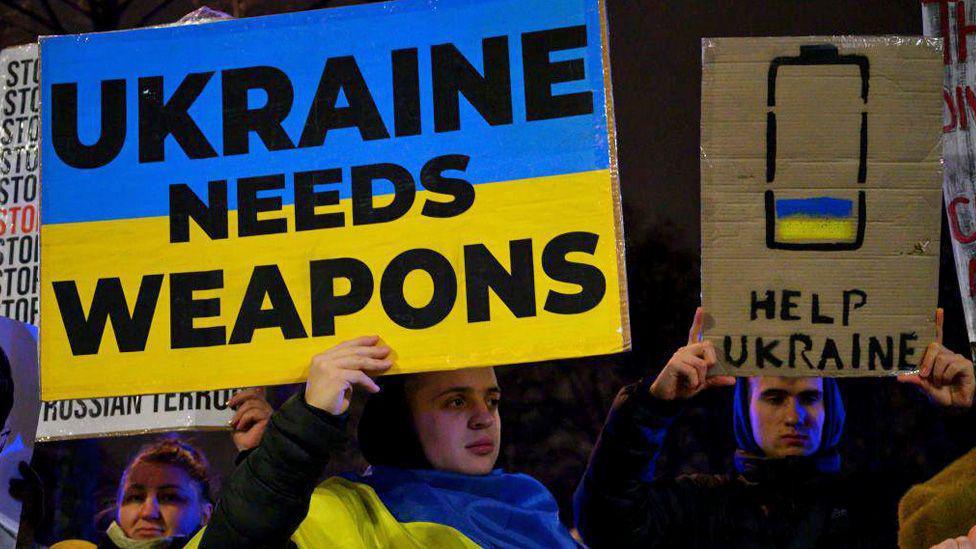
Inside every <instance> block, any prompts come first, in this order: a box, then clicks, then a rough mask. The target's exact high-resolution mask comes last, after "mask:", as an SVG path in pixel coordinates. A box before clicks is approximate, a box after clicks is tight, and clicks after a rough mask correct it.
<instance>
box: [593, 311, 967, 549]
mask: <svg viewBox="0 0 976 549" xmlns="http://www.w3.org/2000/svg"><path fill="white" fill-rule="evenodd" d="M936 324H937V327H938V330H939V332H940V333H941V311H940V312H939V314H937V316H936ZM701 326H702V310H701V309H700V308H699V309H698V311H697V312H696V313H695V321H694V323H693V324H692V328H691V332H690V333H689V339H688V345H686V346H685V347H682V348H680V349H678V351H677V352H676V353H675V354H674V356H673V357H672V358H671V360H670V361H669V362H668V364H667V365H666V366H665V367H664V369H663V370H662V371H661V373H660V374H659V375H658V376H657V377H656V378H655V379H651V378H646V379H644V380H643V381H642V382H640V383H638V384H636V385H633V386H630V387H626V388H624V390H622V391H621V393H620V394H619V395H618V397H617V399H616V400H615V402H614V404H613V407H612V409H611V411H610V414H609V416H608V418H607V422H606V425H605V426H604V428H603V432H602V433H601V434H600V438H599V440H598V441H597V444H596V447H595V448H594V450H593V453H592V455H591V457H590V463H589V465H588V467H587V470H586V472H585V474H584V476H583V479H582V480H581V482H580V484H579V486H578V487H577V491H576V495H575V498H574V503H575V515H576V526H577V528H578V530H579V532H580V534H581V535H582V537H583V540H584V542H585V543H587V544H588V545H589V546H590V547H714V546H716V544H719V543H721V544H723V545H725V546H728V547H796V548H800V547H893V546H895V545H896V543H897V531H898V528H897V520H896V518H897V512H896V511H897V503H898V499H899V497H900V496H901V494H902V493H903V492H904V489H903V488H905V486H901V483H900V482H896V481H893V479H890V478H884V479H881V478H876V477H872V476H870V475H859V476H857V477H856V478H845V477H844V476H843V475H841V474H840V463H841V462H840V455H839V454H838V451H837V448H838V444H839V442H840V438H841V435H842V433H843V429H844V404H843V401H842V399H841V395H840V391H839V389H838V387H837V382H836V381H835V380H834V379H832V378H785V377H753V378H739V379H738V380H737V379H736V378H732V377H727V376H713V377H707V372H708V369H709V368H711V367H712V366H714V365H715V363H716V354H715V349H714V347H713V346H712V344H711V343H710V342H707V341H702V340H701ZM939 341H941V337H940V338H939ZM900 380H901V381H904V382H907V383H912V384H914V385H917V386H919V387H921V388H922V389H923V390H924V391H925V392H926V393H927V394H928V396H929V398H930V399H931V400H932V401H934V402H936V403H938V404H941V405H944V406H955V407H971V406H972V403H973V390H974V385H976V382H974V376H973V364H972V362H970V361H969V360H967V359H965V358H964V357H962V356H960V355H958V354H955V353H953V352H951V351H949V350H947V349H945V348H944V347H942V345H941V343H939V342H936V343H933V344H931V345H930V346H929V347H928V348H927V349H926V352H925V355H924V356H923V358H922V363H921V366H920V373H919V374H915V375H907V376H900ZM732 385H734V391H735V395H734V404H733V416H734V418H733V429H734V432H735V438H736V442H737V444H738V450H737V451H736V454H735V460H734V462H735V468H736V473H735V474H732V475H705V474H697V475H686V476H680V477H678V478H674V479H655V478H654V476H655V462H656V460H657V458H658V455H659V453H660V450H661V447H662V445H663V443H664V439H665V437H666V435H667V431H668V428H669V426H670V425H671V423H672V422H673V420H674V419H675V418H676V417H677V415H678V414H679V413H680V412H681V410H682V409H683V407H684V402H685V401H686V400H687V399H689V398H691V397H693V396H695V395H696V394H698V393H700V392H701V391H703V390H705V389H707V388H709V387H721V386H732Z"/></svg>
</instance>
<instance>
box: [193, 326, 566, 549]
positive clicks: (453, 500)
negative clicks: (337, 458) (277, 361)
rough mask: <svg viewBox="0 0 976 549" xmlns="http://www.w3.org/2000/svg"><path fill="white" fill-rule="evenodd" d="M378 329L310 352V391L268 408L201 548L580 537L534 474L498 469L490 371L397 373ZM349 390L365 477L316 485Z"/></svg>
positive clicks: (539, 542)
mask: <svg viewBox="0 0 976 549" xmlns="http://www.w3.org/2000/svg"><path fill="white" fill-rule="evenodd" d="M390 353H391V350H390V348H389V347H387V346H385V345H383V344H381V343H380V340H379V338H378V337H376V336H366V337H360V338H357V339H353V340H350V341H346V342H344V343H341V344H339V345H337V346H336V347H333V348H332V349H329V350H328V351H326V352H324V353H322V354H319V355H317V356H315V357H314V358H313V359H312V363H311V366H310V368H309V374H308V383H307V384H306V387H305V391H304V394H300V395H296V396H295V397H293V398H292V399H291V400H289V401H288V402H287V403H285V404H284V405H283V406H282V407H281V409H280V410H279V411H278V412H277V413H275V414H274V416H272V419H271V422H270V423H269V424H268V427H267V430H266V431H265V433H264V436H263V437H262V438H261V443H260V445H259V446H258V447H257V448H256V449H255V450H254V451H253V452H252V453H251V454H250V455H249V456H248V457H247V459H246V460H244V462H243V463H241V465H240V466H239V467H238V468H237V470H236V471H234V474H233V475H232V476H231V477H230V479H229V480H228V481H227V483H226V485H225V487H224V490H223V494H222V496H221V499H220V501H219V503H218V504H217V507H216V509H215V510H214V515H213V518H212V520H211V521H210V523H209V525H208V527H207V528H206V530H205V531H204V533H203V534H202V535H200V536H198V537H197V538H196V539H195V540H194V541H192V542H191V546H196V545H195V544H196V543H199V546H200V547H265V546H272V547H279V546H287V545H290V544H293V545H295V546H298V547H336V546H341V547H360V546H362V547H389V546H394V547H435V546H436V547H478V546H483V547H512V546H518V547H575V546H576V543H575V542H574V541H573V539H572V537H571V536H570V534H569V532H568V531H567V530H566V528H565V527H564V526H562V525H561V524H560V523H559V519H558V510H557V506H556V502H555V499H554V498H553V497H552V495H551V494H550V493H549V492H548V490H546V488H545V487H544V486H542V484H540V483H539V482H538V481H536V480H535V479H533V478H531V477H529V476H526V475H521V474H511V473H504V472H502V471H501V470H499V469H495V468H494V467H495V461H496V459H497V458H498V450H499V445H500V443H501V421H500V418H499V415H498V406H499V402H500V399H501V393H500V390H499V387H498V383H497V380H496V379H495V373H494V371H493V370H492V369H491V368H477V369H466V370H455V371H447V372H434V373H425V374H412V375H407V376H395V377H392V378H388V379H385V380H383V381H382V382H381V383H377V382H376V381H374V379H373V376H375V375H378V374H380V373H382V372H384V371H386V370H387V369H389V368H390V367H391V366H392V365H393V361H392V359H391V356H390ZM356 387H360V388H363V389H365V390H366V391H368V392H370V393H372V395H371V396H370V397H369V399H368V400H367V402H366V406H365V408H364V410H363V416H362V419H361V420H360V423H359V442H360V446H361V449H362V451H363V455H364V457H365V458H366V460H367V461H369V463H370V464H371V468H370V470H369V472H368V473H367V474H366V475H362V476H360V475H350V476H342V477H331V478H329V479H327V480H326V481H325V482H323V483H321V484H318V486H316V484H317V483H318V482H319V480H320V478H321V476H322V474H323V472H324V469H325V466H326V465H327V463H328V460H329V456H330V454H331V453H332V452H334V451H335V450H336V449H337V448H338V447H339V446H340V445H341V444H343V443H344V442H345V432H344V429H343V425H344V423H345V412H346V410H347V409H348V408H349V402H350V398H351V396H352V392H353V390H354V389H355V388H356Z"/></svg>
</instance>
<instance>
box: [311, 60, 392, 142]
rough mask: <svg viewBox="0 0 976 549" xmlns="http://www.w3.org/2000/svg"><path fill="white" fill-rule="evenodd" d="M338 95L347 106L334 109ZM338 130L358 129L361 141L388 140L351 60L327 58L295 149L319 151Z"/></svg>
mask: <svg viewBox="0 0 976 549" xmlns="http://www.w3.org/2000/svg"><path fill="white" fill-rule="evenodd" d="M340 91H341V92H343V93H344V95H345V97H346V101H347V102H348V106H346V107H336V102H337V101H338V99H339V92H340ZM337 128H359V135H360V136H361V137H362V139H363V141H371V140H374V139H386V138H388V137H390V132H388V131H387V130H386V126H384V125H383V119H382V118H381V117H380V111H379V110H378V109H377V108H376V103H375V102H374V101H373V96H371V95H370V93H369V88H368V87H367V86H366V81H365V80H364V79H363V74H362V73H361V72H360V71H359V65H357V64H356V60H355V58H353V57H352V56H345V57H330V58H329V59H328V60H327V61H326V62H325V69H323V70H322V78H321V79H320V80H319V85H318V88H317V89H316V90H315V98H314V99H313V100H312V108H311V109H310V110H309V111H308V117H307V118H306V119H305V128H304V129H303V130H302V136H301V138H300V139H299V140H298V146H299V147H302V148H304V147H319V146H321V145H322V143H324V142H325V135H326V134H327V133H328V131H329V130H332V129H337Z"/></svg>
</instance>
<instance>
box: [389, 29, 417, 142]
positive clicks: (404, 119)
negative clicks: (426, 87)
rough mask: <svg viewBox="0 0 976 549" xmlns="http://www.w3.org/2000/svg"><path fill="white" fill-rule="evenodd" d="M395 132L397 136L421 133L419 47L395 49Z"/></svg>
mask: <svg viewBox="0 0 976 549" xmlns="http://www.w3.org/2000/svg"><path fill="white" fill-rule="evenodd" d="M391 57H392V61H393V128H394V129H393V132H394V134H395V135H396V136H397V137H403V136H407V135H420V69H419V67H418V65H419V63H418V62H417V48H408V49H403V50H394V51H393V53H392V54H391Z"/></svg>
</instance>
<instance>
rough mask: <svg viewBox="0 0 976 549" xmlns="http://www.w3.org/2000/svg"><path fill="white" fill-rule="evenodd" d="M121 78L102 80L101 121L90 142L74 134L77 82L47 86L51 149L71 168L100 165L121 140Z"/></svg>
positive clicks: (123, 125) (113, 154) (112, 155)
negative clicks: (85, 141) (49, 99)
mask: <svg viewBox="0 0 976 549" xmlns="http://www.w3.org/2000/svg"><path fill="white" fill-rule="evenodd" d="M125 110H126V109H125V80H102V95H101V115H102V118H101V120H102V124H101V129H100V132H101V133H99V135H98V140H97V141H96V142H95V144H94V145H85V144H83V143H82V142H81V138H80V136H79V135H78V84H74V83H71V84H54V85H53V86H51V139H52V143H53V145H54V152H55V153H57V155H58V157H59V158H60V159H61V160H62V161H63V162H64V163H65V164H67V165H69V166H72V167H74V168H81V169H92V168H100V167H102V166H104V165H106V164H108V163H109V162H111V161H112V160H113V159H114V158H115V157H116V156H118V154H119V151H121V150H122V145H124V144H125V129H126V119H125Z"/></svg>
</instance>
